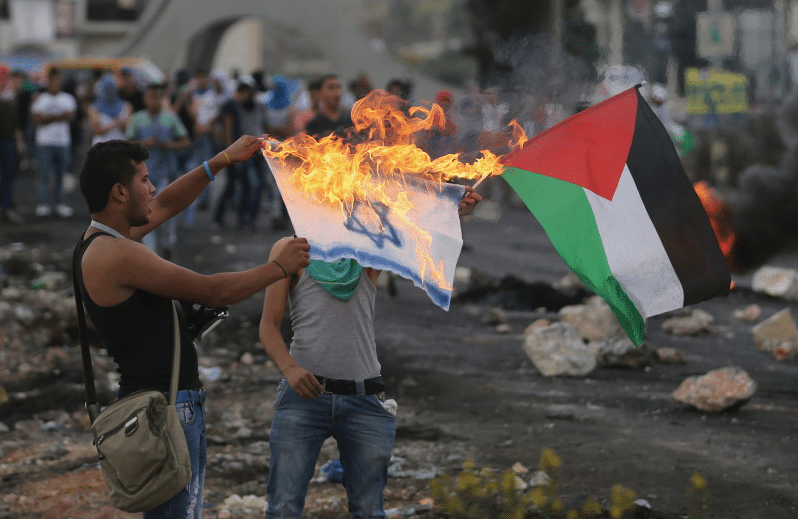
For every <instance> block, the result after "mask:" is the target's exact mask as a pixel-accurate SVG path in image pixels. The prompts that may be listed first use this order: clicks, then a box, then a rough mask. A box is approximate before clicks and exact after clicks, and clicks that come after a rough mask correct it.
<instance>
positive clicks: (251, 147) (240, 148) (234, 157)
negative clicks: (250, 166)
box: [222, 135, 264, 163]
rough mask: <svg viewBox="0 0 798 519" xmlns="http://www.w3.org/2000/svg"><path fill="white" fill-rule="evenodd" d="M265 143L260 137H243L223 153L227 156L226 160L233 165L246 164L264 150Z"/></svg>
mask: <svg viewBox="0 0 798 519" xmlns="http://www.w3.org/2000/svg"><path fill="white" fill-rule="evenodd" d="M263 142H264V141H263V139H261V138H260V137H255V136H254V135H242V136H241V137H239V138H238V140H236V141H235V142H234V143H233V144H231V145H230V146H228V147H227V148H226V149H225V150H224V152H222V153H223V154H225V160H230V162H232V163H236V162H244V161H245V160H247V159H249V158H250V157H251V156H253V155H254V154H255V152H257V151H259V150H260V149H261V148H263Z"/></svg>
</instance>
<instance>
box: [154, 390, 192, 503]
mask: <svg viewBox="0 0 798 519" xmlns="http://www.w3.org/2000/svg"><path fill="white" fill-rule="evenodd" d="M167 398H168V395H167ZM175 407H177V415H178V416H179V417H180V423H181V424H183V432H184V433H185V435H186V443H188V453H189V455H190V456H191V481H189V482H188V485H186V488H184V489H183V490H181V491H180V492H178V493H177V494H176V495H175V496H174V497H173V498H172V499H170V500H169V501H167V502H166V503H164V504H162V505H161V506H159V507H158V508H156V509H155V510H150V511H148V512H144V514H143V517H144V519H200V518H201V517H202V496H203V491H204V489H205V463H206V461H207V459H208V445H207V438H206V437H205V390H204V389H200V390H194V389H183V390H180V391H178V392H177V402H176V403H175Z"/></svg>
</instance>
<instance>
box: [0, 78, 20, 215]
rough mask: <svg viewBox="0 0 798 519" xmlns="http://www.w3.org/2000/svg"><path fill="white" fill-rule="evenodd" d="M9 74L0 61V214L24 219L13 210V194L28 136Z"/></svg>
mask: <svg viewBox="0 0 798 519" xmlns="http://www.w3.org/2000/svg"><path fill="white" fill-rule="evenodd" d="M9 78H10V73H9V70H8V67H6V66H5V65H0V218H2V220H3V221H4V222H9V223H22V217H21V216H20V215H19V214H17V213H16V212H15V211H14V196H13V195H14V180H15V179H16V176H17V166H18V164H19V161H18V159H19V155H20V154H21V153H24V150H25V138H24V136H23V134H22V127H21V123H20V120H19V117H18V111H17V106H16V102H15V101H16V99H15V92H14V90H13V88H10V82H9Z"/></svg>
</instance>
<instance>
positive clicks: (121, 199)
mask: <svg viewBox="0 0 798 519" xmlns="http://www.w3.org/2000/svg"><path fill="white" fill-rule="evenodd" d="M127 194H128V193H127V188H126V187H125V186H123V185H122V184H121V183H119V182H117V183H116V184H114V185H113V186H112V187H111V192H110V193H109V194H108V196H109V197H111V200H113V201H115V202H117V203H120V204H124V203H125V202H127Z"/></svg>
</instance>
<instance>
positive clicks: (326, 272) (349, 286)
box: [305, 258, 363, 301]
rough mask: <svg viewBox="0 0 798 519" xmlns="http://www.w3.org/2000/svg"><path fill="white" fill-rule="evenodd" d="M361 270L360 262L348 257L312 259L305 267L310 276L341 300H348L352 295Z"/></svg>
mask: <svg viewBox="0 0 798 519" xmlns="http://www.w3.org/2000/svg"><path fill="white" fill-rule="evenodd" d="M362 270H363V267H362V266H360V263H358V262H357V261H355V260H353V259H350V258H343V259H339V260H336V261H332V262H327V261H321V260H313V259H312V260H310V265H308V266H307V267H305V272H307V273H308V274H310V277H312V278H313V279H315V280H316V282H318V283H319V284H320V285H321V286H322V287H324V289H325V290H326V291H327V292H329V293H330V294H332V295H333V296H334V297H336V298H338V299H340V300H342V301H349V300H350V299H351V298H352V296H353V295H354V293H355V290H357V285H358V283H359V282H360V273H361V271H362Z"/></svg>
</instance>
